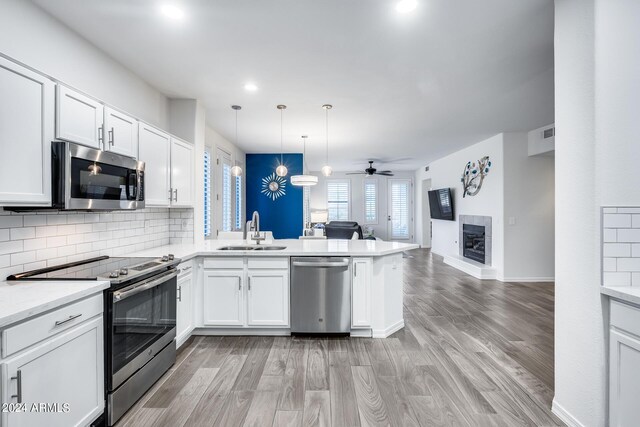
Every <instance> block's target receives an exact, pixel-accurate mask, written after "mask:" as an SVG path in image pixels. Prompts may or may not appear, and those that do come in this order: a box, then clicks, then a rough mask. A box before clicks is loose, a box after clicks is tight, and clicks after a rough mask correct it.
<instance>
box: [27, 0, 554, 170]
mask: <svg viewBox="0 0 640 427" xmlns="http://www.w3.org/2000/svg"><path fill="white" fill-rule="evenodd" d="M34 1H35V2H36V3H37V4H38V5H40V6H41V7H42V8H44V9H45V10H47V11H48V12H49V13H51V14H52V15H54V16H55V17H57V18H58V19H59V20H61V21H62V22H63V23H65V24H66V25H67V26H69V27H71V28H72V29H73V30H75V31H76V32H78V33H79V34H81V35H82V36H83V37H85V38H86V39H88V40H89V41H90V42H92V43H93V44H95V45H96V46H98V47H99V48H101V49H102V50H104V51H106V52H107V53H108V54H109V55H111V56H112V57H113V58H115V59H116V60H117V61H119V62H121V63H122V64H124V65H125V66H127V67H128V68H130V69H131V70H132V71H134V72H135V73H137V74H138V75H140V76H141V77H142V78H144V79H145V80H147V81H148V82H149V83H150V84H152V85H153V86H155V87H157V88H158V89H159V90H161V91H162V92H164V93H165V94H167V95H168V96H170V97H178V98H183V97H189V98H199V99H201V100H202V101H203V102H204V105H205V107H206V109H207V123H208V124H209V125H210V126H211V127H212V128H214V129H216V130H217V131H218V132H220V133H221V134H222V135H223V136H225V137H226V138H228V139H230V140H233V139H234V129H235V127H234V115H233V114H234V112H233V110H231V108H230V106H231V104H240V105H242V107H243V108H242V111H241V112H240V116H239V117H240V119H239V123H240V124H239V130H240V140H239V145H240V147H241V148H243V149H244V150H245V151H247V152H277V151H279V147H280V116H279V111H278V110H277V109H276V104H286V105H287V106H288V109H287V110H286V112H285V151H296V152H300V151H302V149H301V148H302V143H301V139H300V135H302V134H308V135H309V144H308V149H307V155H308V158H309V161H308V164H309V166H310V167H311V169H314V170H317V169H319V168H320V167H321V166H322V164H323V163H324V110H322V108H321V105H322V104H324V103H331V104H333V105H334V108H333V110H331V112H330V129H329V132H330V156H331V159H332V160H331V162H330V163H331V164H332V166H334V169H335V170H348V169H354V168H355V169H363V168H364V167H366V160H368V159H381V160H383V161H385V162H386V163H385V164H384V165H380V166H382V167H383V168H384V169H396V170H402V169H403V170H408V169H416V168H419V167H421V166H423V165H425V164H427V163H428V162H430V161H432V160H435V159H437V158H439V157H441V156H443V155H445V154H448V153H451V152H453V151H455V150H457V149H460V148H462V147H464V146H467V145H470V144H472V143H474V142H476V141H479V140H482V139H484V138H486V137H489V136H491V135H493V134H496V133H499V132H502V131H520V130H531V129H534V128H537V127H540V126H544V125H546V124H549V123H552V122H553V118H554V110H553V105H554V103H553V1H552V0H518V1H514V0H483V1H478V0H418V1H419V4H418V8H417V9H416V10H415V11H414V12H413V13H410V14H405V15H401V14H398V13H397V12H396V11H395V1H396V0H322V1H319V0H215V1H211V0H209V1H208V0H174V1H173V3H172V4H177V5H180V7H182V8H183V9H184V11H185V14H186V16H185V19H184V20H183V21H182V22H173V21H169V20H167V19H166V18H165V17H163V16H162V15H161V14H160V13H159V7H160V5H162V4H166V2H164V1H162V0H136V1H131V0H56V1H50V0H34ZM167 1H169V2H170V1H171V0H167ZM249 81H251V82H255V83H256V84H257V85H258V87H259V90H258V91H257V92H254V93H248V92H246V91H245V90H244V88H243V86H244V84H245V83H247V82H249Z"/></svg>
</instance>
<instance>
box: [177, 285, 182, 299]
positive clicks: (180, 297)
mask: <svg viewBox="0 0 640 427" xmlns="http://www.w3.org/2000/svg"><path fill="white" fill-rule="evenodd" d="M178 301H180V302H182V286H178Z"/></svg>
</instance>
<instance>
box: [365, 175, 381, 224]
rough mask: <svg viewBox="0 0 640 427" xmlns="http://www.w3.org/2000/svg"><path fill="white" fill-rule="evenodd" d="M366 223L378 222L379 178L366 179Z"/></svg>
mask: <svg viewBox="0 0 640 427" xmlns="http://www.w3.org/2000/svg"><path fill="white" fill-rule="evenodd" d="M364 223H365V224H377V223H378V180H376V179H375V178H365V180H364Z"/></svg>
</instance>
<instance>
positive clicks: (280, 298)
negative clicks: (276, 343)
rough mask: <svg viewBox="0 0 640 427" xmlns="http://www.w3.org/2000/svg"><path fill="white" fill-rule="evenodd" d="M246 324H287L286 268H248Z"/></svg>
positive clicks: (287, 274) (287, 273)
mask: <svg viewBox="0 0 640 427" xmlns="http://www.w3.org/2000/svg"><path fill="white" fill-rule="evenodd" d="M247 324H248V325H249V326H288V325H289V271H288V270H248V273H247Z"/></svg>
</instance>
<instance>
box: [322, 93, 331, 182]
mask: <svg viewBox="0 0 640 427" xmlns="http://www.w3.org/2000/svg"><path fill="white" fill-rule="evenodd" d="M322 108H324V111H325V113H326V114H325V115H326V130H325V132H326V133H325V134H326V136H327V145H326V157H325V164H324V166H323V167H322V175H324V176H331V173H332V172H333V169H332V168H331V166H329V110H330V109H332V108H333V105H331V104H324V105H323V106H322Z"/></svg>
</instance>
